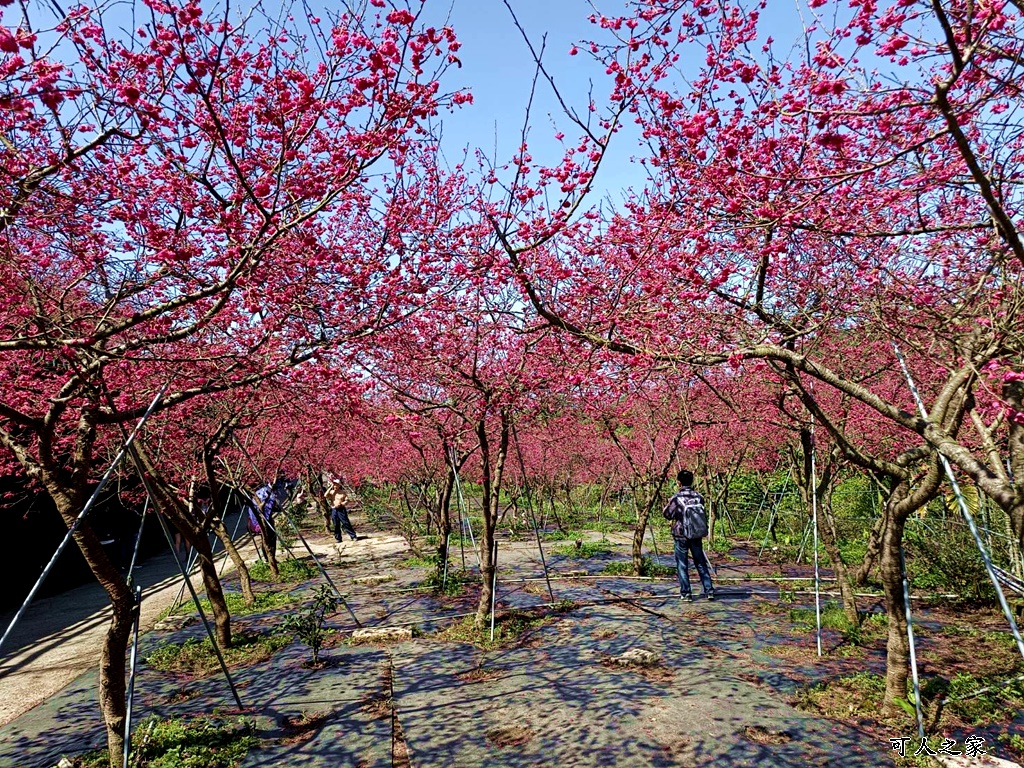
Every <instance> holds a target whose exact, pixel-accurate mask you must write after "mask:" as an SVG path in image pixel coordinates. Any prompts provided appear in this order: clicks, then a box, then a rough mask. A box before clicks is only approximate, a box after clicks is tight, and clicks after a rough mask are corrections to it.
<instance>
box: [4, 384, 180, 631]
mask: <svg viewBox="0 0 1024 768" xmlns="http://www.w3.org/2000/svg"><path fill="white" fill-rule="evenodd" d="M169 385H170V381H168V382H167V383H166V384H164V385H163V386H162V387H160V391H159V392H157V393H156V397H154V398H153V402H151V403H150V404H149V408H147V409H146V412H145V413H144V414H142V418H141V419H139V423H138V424H136V425H135V429H134V430H132V433H131V434H130V435H129V436H128V439H127V440H125V443H124V445H123V446H122V448H121V450H120V451H118V452H117V455H116V456H115V457H114V461H113V462H112V463H111V465H110V467H108V468H107V471H106V472H104V473H103V477H101V478H100V482H99V484H97V486H96V488H95V490H93V492H92V495H91V496H90V497H89V500H88V501H86V502H85V506H84V507H82V511H81V512H79V513H78V517H76V518H75V522H74V523H72V525H71V527H70V528H68V532H67V533H66V534H64V538H63V539H62V540H61V542H60V544H59V545H58V546H57V551H56V552H54V553H53V557H51V558H50V562H48V563H47V564H46V567H45V568H43V572H42V573H41V574H39V578H38V579H36V583H35V584H34V585H32V589H31V590H29V593H28V597H26V598H25V602H23V603H22V604H21V607H20V608H19V609H18V612H17V613H16V614H14V618H13V619H11V623H10V624H8V625H7V629H6V630H5V631H4V634H3V637H0V650H2V649H3V647H4V643H6V642H7V638H9V637H10V636H11V632H12V631H13V630H14V627H15V625H16V624H17V623H18V622H19V621H20V620H21V617H22V616H23V615H24V614H25V610H26V609H27V608H28V606H29V603H31V602H32V599H33V598H34V597H35V596H36V593H37V592H38V591H39V588H40V587H41V586H43V582H44V581H46V577H47V576H49V575H50V571H52V570H53V566H54V565H56V563H57V560H58V558H60V556H61V553H62V552H64V548H65V547H66V546H67V545H68V542H69V541H71V537H72V536H74V535H75V531H77V530H78V526H80V525H81V524H82V521H83V520H84V519H85V516H86V515H87V514H88V513H89V510H90V509H92V506H93V504H95V503H96V499H98V498H99V495H100V493H101V492H102V491H103V489H104V488H105V487H106V485H107V481H108V480H110V476H111V475H113V474H114V471H115V470H116V469H117V468H118V467H119V466H120V465H121V462H122V461H123V460H124V457H125V455H126V454H127V453H128V450H129V449H130V448H131V444H132V442H133V441H134V440H135V437H136V436H137V435H138V434H139V431H140V430H141V429H142V427H143V425H145V423H146V422H147V421H148V420H149V417H150V415H151V414H152V413H153V409H154V408H156V404H157V403H158V402H160V398H161V397H163V394H164V392H166V391H167V387H168V386H169Z"/></svg>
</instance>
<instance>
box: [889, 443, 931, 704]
mask: <svg viewBox="0 0 1024 768" xmlns="http://www.w3.org/2000/svg"><path fill="white" fill-rule="evenodd" d="M929 462H930V465H929V467H928V471H927V473H926V475H925V476H924V477H923V478H922V479H921V480H920V482H919V483H917V484H916V486H914V487H913V490H911V486H912V482H913V478H912V477H911V476H910V474H909V473H908V474H907V475H906V476H905V477H903V478H899V479H897V478H892V484H891V488H892V491H891V492H890V494H889V498H888V499H887V500H886V504H885V512H884V515H883V516H884V518H885V522H884V525H883V527H882V535H881V547H880V549H881V559H880V561H879V566H878V571H879V575H880V576H881V579H882V589H883V590H884V592H885V610H886V613H887V614H888V618H889V637H888V640H887V642H886V663H885V698H884V699H883V700H882V714H883V715H885V716H892V715H897V714H899V712H900V710H901V707H900V706H899V705H898V704H897V703H896V701H897V699H903V700H906V698H907V675H908V670H909V668H910V640H909V639H908V637H907V616H906V610H907V603H906V600H905V599H904V597H903V563H902V558H901V554H902V551H903V530H904V527H905V525H906V522H907V518H908V517H910V515H911V514H912V513H914V512H916V511H917V510H919V509H921V508H922V507H924V506H925V504H927V503H928V502H929V501H931V499H933V498H934V497H935V495H936V494H937V493H938V489H939V485H940V483H941V480H942V477H943V474H942V465H941V464H940V463H939V460H938V457H937V456H935V455H933V456H931V457H930V459H929Z"/></svg>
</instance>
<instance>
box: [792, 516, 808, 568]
mask: <svg viewBox="0 0 1024 768" xmlns="http://www.w3.org/2000/svg"><path fill="white" fill-rule="evenodd" d="M811 524H812V521H811V520H808V521H807V525H805V526H804V532H803V534H802V535H801V536H800V551H799V552H797V553H796V564H797V565H800V561H801V560H803V559H804V548H805V547H806V546H807V539H808V538H810V536H811Z"/></svg>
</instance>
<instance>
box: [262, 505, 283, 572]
mask: <svg viewBox="0 0 1024 768" xmlns="http://www.w3.org/2000/svg"><path fill="white" fill-rule="evenodd" d="M260 517H262V515H260ZM271 525H273V523H271V522H268V521H267V520H263V521H262V525H261V526H260V528H262V530H263V533H261V534H260V538H261V539H262V540H263V554H264V555H266V558H267V565H269V566H270V573H271V575H272V576H273V577H274V581H280V579H281V569H280V568H279V567H278V565H277V533H275V532H274V530H273V529H272V528H271V527H270V526H271Z"/></svg>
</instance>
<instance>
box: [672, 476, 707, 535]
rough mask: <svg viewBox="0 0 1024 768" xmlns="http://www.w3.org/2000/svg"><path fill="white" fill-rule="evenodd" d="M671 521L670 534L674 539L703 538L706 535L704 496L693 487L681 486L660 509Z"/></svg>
mask: <svg viewBox="0 0 1024 768" xmlns="http://www.w3.org/2000/svg"><path fill="white" fill-rule="evenodd" d="M662 515H664V516H665V519H666V520H671V521H672V536H673V538H676V539H703V538H704V537H705V536H707V535H708V512H707V510H706V509H704V497H703V496H701V495H700V494H699V493H697V492H696V491H695V490H693V488H690V487H686V488H681V489H680V490H679V492H678V493H677V494H676V495H675V496H673V497H672V498H671V499H669V501H668V504H667V505H666V507H665V509H664V510H663V511H662Z"/></svg>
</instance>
